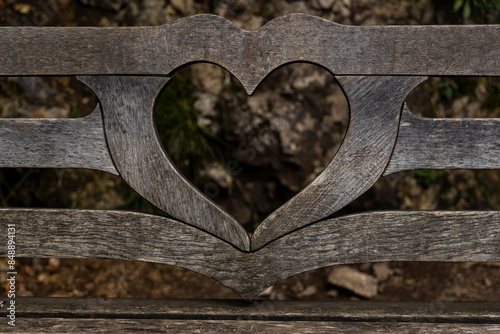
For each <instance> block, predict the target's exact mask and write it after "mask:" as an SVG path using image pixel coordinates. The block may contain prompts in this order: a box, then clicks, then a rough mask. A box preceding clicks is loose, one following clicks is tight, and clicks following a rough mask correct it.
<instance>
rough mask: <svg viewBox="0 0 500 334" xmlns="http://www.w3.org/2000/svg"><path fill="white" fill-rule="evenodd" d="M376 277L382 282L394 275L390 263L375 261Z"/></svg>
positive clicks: (374, 270)
mask: <svg viewBox="0 0 500 334" xmlns="http://www.w3.org/2000/svg"><path fill="white" fill-rule="evenodd" d="M372 269H373V273H374V274H375V277H377V279H378V280H379V281H381V282H385V281H387V280H388V279H389V277H391V276H392V275H394V271H393V270H392V269H391V267H390V266H389V263H387V262H384V263H375V264H374V265H373V267H372Z"/></svg>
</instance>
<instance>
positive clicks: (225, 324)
mask: <svg viewBox="0 0 500 334" xmlns="http://www.w3.org/2000/svg"><path fill="white" fill-rule="evenodd" d="M76 331H77V332H79V333H96V332H98V333H126V332H129V331H130V332H131V331H134V332H139V333H141V332H147V333H165V332H168V333H208V334H210V333H213V334H220V333H244V334H245V333H248V334H254V333H271V334H273V333H276V334H281V333H294V334H295V333H298V334H300V333H308V334H316V333H318V334H331V333H353V334H366V333H431V334H448V333H492V334H494V333H500V325H498V324H453V323H452V324H448V323H436V324H428V323H426V324H422V323H394V322H350V323H349V322H347V323H337V322H323V321H318V322H314V321H286V322H285V321H248V320H189V319H184V320H163V319H59V318H48V319H37V318H34V319H31V318H30V319H20V320H19V321H18V325H16V328H15V329H13V328H6V330H5V333H11V332H12V333H51V334H52V333H71V332H76Z"/></svg>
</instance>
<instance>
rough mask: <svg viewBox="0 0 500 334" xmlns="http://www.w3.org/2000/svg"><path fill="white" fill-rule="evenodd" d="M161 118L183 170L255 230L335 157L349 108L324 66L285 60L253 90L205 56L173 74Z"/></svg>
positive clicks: (175, 159)
mask: <svg viewBox="0 0 500 334" xmlns="http://www.w3.org/2000/svg"><path fill="white" fill-rule="evenodd" d="M155 121H156V126H157V128H158V133H159V135H160V138H161V140H162V143H163V146H164V147H165V149H166V151H167V153H168V155H169V156H170V158H171V159H172V161H173V162H174V163H175V165H176V167H177V169H178V170H179V171H180V172H181V173H182V174H183V175H184V176H185V177H186V178H188V179H189V180H190V181H191V182H192V183H193V184H194V185H195V186H196V187H197V188H198V189H199V190H200V191H202V192H203V193H204V194H205V195H206V196H207V197H209V198H210V199H211V200H213V201H214V202H216V203H217V204H218V205H219V206H221V207H222V208H223V209H224V210H225V211H226V212H228V213H229V214H231V215H232V216H233V217H234V218H235V219H236V220H237V221H238V222H240V223H241V224H242V225H243V226H244V227H245V228H246V230H247V231H251V232H253V231H254V230H255V229H256V228H257V226H258V224H259V223H260V222H262V221H263V220H264V219H265V218H266V217H268V216H269V215H270V214H271V213H272V212H273V211H274V210H276V209H277V208H278V207H279V206H280V205H281V204H283V203H285V202H286V201H288V200H289V199H291V198H292V197H293V196H294V195H295V194H296V193H298V192H299V191H300V190H302V189H303V188H304V187H305V186H306V185H307V184H309V183H311V181H312V180H313V179H314V178H316V176H317V175H318V174H319V173H320V172H321V171H322V170H323V169H324V167H325V166H326V165H327V164H328V163H329V162H330V160H331V159H332V158H333V156H334V154H335V152H336V151H337V150H338V148H339V146H340V144H341V143H342V139H343V138H344V136H345V132H346V129H347V123H348V121H349V115H348V105H347V100H346V99H345V96H344V94H343V92H342V90H341V89H340V87H339V85H338V84H337V82H336V80H335V78H334V77H333V76H332V75H331V73H329V72H328V71H326V70H325V69H323V68H321V67H319V66H316V65H313V64H306V63H294V64H289V65H286V66H283V67H280V68H279V69H277V70H276V71H273V73H271V74H270V75H269V76H268V77H267V78H266V79H265V80H264V81H263V82H262V83H261V85H259V87H258V88H257V89H256V90H255V93H254V94H252V96H248V95H247V93H246V91H245V90H244V89H243V87H242V86H241V84H240V83H239V82H238V81H237V79H236V78H234V77H232V76H231V74H230V73H229V72H227V71H225V70H224V69H223V68H221V67H219V66H217V65H213V64H207V63H199V64H193V65H189V66H186V67H184V68H182V69H180V70H179V71H177V72H175V73H174V74H173V75H172V76H171V80H170V81H169V83H168V86H167V88H166V89H165V90H164V91H163V93H162V94H161V95H160V97H159V99H158V102H157V105H156V109H155Z"/></svg>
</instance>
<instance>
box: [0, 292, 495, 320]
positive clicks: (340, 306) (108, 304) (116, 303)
mask: <svg viewBox="0 0 500 334" xmlns="http://www.w3.org/2000/svg"><path fill="white" fill-rule="evenodd" d="M16 304H17V310H18V311H19V313H20V314H21V315H22V317H23V318H25V317H30V318H93V319H96V318H113V319H120V318H126V319H132V318H135V319H198V320H209V319H219V320H259V321H335V322H351V321H361V322H374V321H377V322H407V323H408V322H410V323H414V322H421V323H425V322H427V323H442V322H448V323H475V324H486V323H489V324H493V323H495V324H500V303H496V302H443V301H429V302H380V301H379V302H370V301H334V300H329V301H298V300H289V301H278V300H254V301H252V302H248V301H244V300H234V299H233V300H214V299H200V300H193V299H157V298H155V299H146V298H144V299H132V298H59V297H55V298H45V297H17V298H16ZM2 312H6V311H5V308H4V309H0V315H2Z"/></svg>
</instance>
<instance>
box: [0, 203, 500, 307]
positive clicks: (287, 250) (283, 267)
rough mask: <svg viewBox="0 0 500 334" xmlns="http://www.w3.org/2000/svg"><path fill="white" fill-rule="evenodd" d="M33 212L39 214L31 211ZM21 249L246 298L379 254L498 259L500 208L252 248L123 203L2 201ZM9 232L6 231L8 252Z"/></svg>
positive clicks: (298, 234) (351, 224)
mask: <svg viewBox="0 0 500 334" xmlns="http://www.w3.org/2000/svg"><path fill="white" fill-rule="evenodd" d="M34 217H36V219H34ZM0 222H1V224H2V225H4V226H5V225H6V224H9V223H10V224H13V223H15V224H16V230H17V233H16V252H17V256H19V257H59V258H111V259H122V260H139V261H148V262H157V263H166V264H170V265H175V266H179V267H183V268H187V269H190V270H193V271H196V272H199V273H201V274H204V275H206V276H208V277H211V278H214V279H215V280H217V281H219V282H221V283H222V284H224V285H226V286H228V287H230V288H231V289H233V290H234V291H235V292H237V293H238V294H239V295H241V296H242V297H244V298H245V299H252V298H254V297H255V296H256V295H257V294H259V293H260V292H261V291H263V290H264V289H265V288H267V287H268V286H270V285H272V284H274V283H276V282H278V281H280V280H283V279H285V278H287V277H290V276H292V275H294V274H298V273H300V272H304V271H307V270H311V269H315V268H320V267H325V266H330V265H335V264H343V263H359V262H382V261H476V262H479V261H490V262H494V261H500V252H499V249H498V245H499V244H500V212H498V211H480V212H475V211H465V212H441V211H434V212H433V211H422V212H421V211H394V212H371V213H361V214H355V215H350V216H345V217H338V218H333V219H328V220H325V221H321V222H318V223H316V224H313V225H310V226H306V227H304V228H302V229H300V230H298V231H295V232H293V233H290V234H288V235H286V236H284V237H281V238H280V239H278V240H275V241H273V242H272V243H270V244H268V245H267V246H266V247H264V248H262V249H260V250H258V251H255V252H250V253H249V252H242V251H240V250H237V249H235V248H234V247H233V246H231V245H230V244H228V243H226V242H224V241H222V240H220V239H218V238H215V237H214V236H212V235H210V234H208V233H206V232H203V231H201V230H199V229H197V228H194V227H192V226H189V225H187V224H183V223H180V222H178V221H175V220H172V219H169V218H166V217H159V216H152V215H146V214H141V213H133V212H124V211H92V210H54V209H53V210H50V209H44V210H42V209H38V210H37V209H0ZM6 242H7V239H3V240H2V239H0V256H6V255H7V254H6V252H7V247H6Z"/></svg>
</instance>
